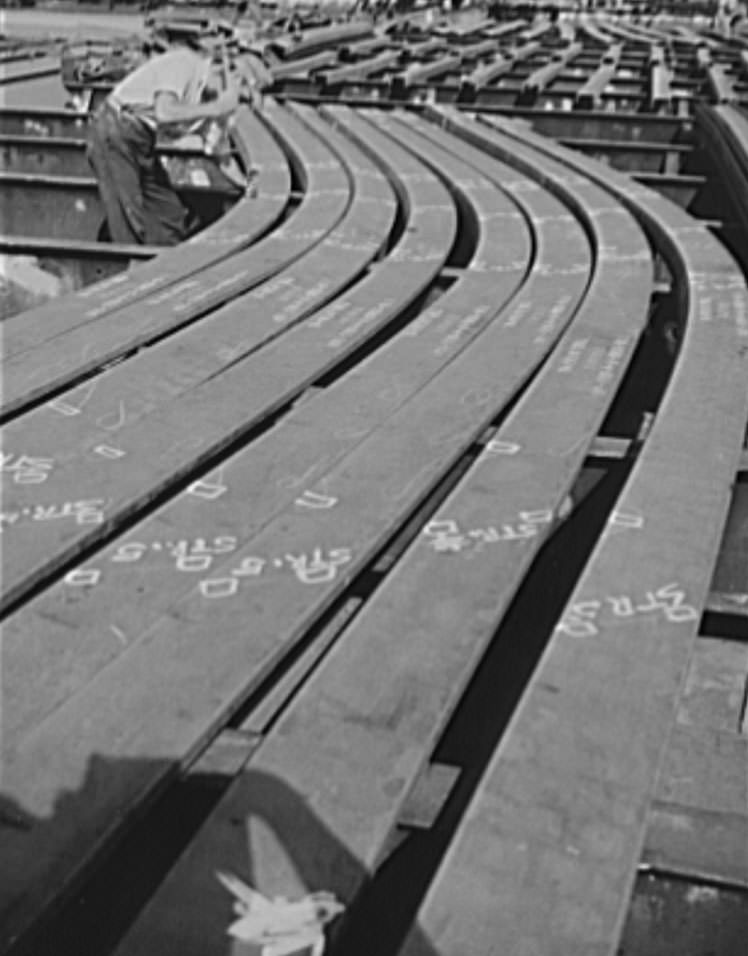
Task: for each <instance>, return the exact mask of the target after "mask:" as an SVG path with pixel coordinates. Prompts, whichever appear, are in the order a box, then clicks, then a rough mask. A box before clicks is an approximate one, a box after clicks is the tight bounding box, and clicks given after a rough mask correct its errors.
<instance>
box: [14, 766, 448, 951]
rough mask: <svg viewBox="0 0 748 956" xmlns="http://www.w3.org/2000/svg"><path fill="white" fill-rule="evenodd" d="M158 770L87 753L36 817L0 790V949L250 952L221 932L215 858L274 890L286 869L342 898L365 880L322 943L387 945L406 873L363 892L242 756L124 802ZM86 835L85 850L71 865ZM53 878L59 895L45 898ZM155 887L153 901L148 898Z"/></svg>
mask: <svg viewBox="0 0 748 956" xmlns="http://www.w3.org/2000/svg"><path fill="white" fill-rule="evenodd" d="M167 774H171V777H172V781H173V780H174V768H173V766H172V765H170V763H169V762H168V761H165V760H144V759H124V758H119V759H110V758H106V757H102V756H100V755H96V756H94V757H93V758H92V759H91V760H90V761H89V763H88V765H87V768H86V775H85V779H84V780H83V783H82V785H81V786H80V787H79V788H78V789H77V790H76V791H74V792H70V791H65V792H62V793H61V794H60V795H59V797H58V798H57V800H56V801H55V804H54V808H53V811H52V812H51V813H50V814H49V815H47V816H43V817H40V816H36V815H34V814H32V813H29V812H28V811H27V810H26V809H24V808H23V807H22V806H20V805H19V804H18V802H17V801H16V800H15V799H13V797H12V796H10V795H8V794H7V793H1V792H0V860H2V866H1V867H0V956H52V954H54V956H81V954H85V956H109V954H113V953H114V952H116V951H117V947H118V945H119V944H120V943H121V942H122V940H123V938H125V937H126V938H127V948H126V950H125V951H126V953H127V954H128V956H130V954H132V953H138V954H139V956H150V954H153V956H156V954H158V956H171V954H174V956H176V954H179V956H193V954H194V956H198V954H199V956H258V954H259V952H260V950H259V948H258V947H256V946H252V945H249V944H244V943H241V942H239V941H237V940H233V939H232V938H231V937H229V935H228V934H227V930H228V927H229V926H230V925H231V923H232V922H233V921H234V920H235V919H236V918H237V917H236V913H235V911H234V902H235V900H234V898H233V897H232V895H231V894H230V893H229V892H228V891H227V889H226V888H225V887H224V886H223V885H222V884H221V883H220V882H219V880H218V878H217V875H216V874H217V872H218V871H222V872H228V873H231V874H233V875H235V876H237V877H238V878H239V879H240V880H242V881H243V882H244V883H246V884H248V885H249V886H252V887H254V888H256V889H258V890H260V891H261V892H262V893H263V894H265V895H267V896H270V897H273V896H274V895H280V894H281V893H282V888H281V887H282V883H283V880H284V879H285V878H286V877H287V876H289V875H290V873H291V871H293V877H292V878H293V882H294V884H295V885H297V886H298V885H299V883H301V884H303V886H305V887H306V888H307V890H308V892H316V891H329V892H331V893H333V894H334V895H335V896H336V897H337V898H338V899H339V900H340V901H341V902H343V903H344V904H349V903H350V901H351V899H352V897H353V896H354V895H355V894H356V893H357V890H359V889H361V888H363V890H364V892H363V893H361V894H360V896H361V897H362V899H363V904H358V903H353V904H351V905H350V906H348V907H347V910H346V912H345V914H344V915H343V916H342V917H340V918H338V919H337V920H335V921H334V922H333V923H332V924H330V927H328V929H327V945H326V948H325V952H326V954H327V956H342V954H344V953H346V952H351V951H352V950H351V948H350V946H351V945H352V944H355V951H359V952H362V950H361V949H360V945H361V943H360V941H361V940H366V946H365V949H366V954H367V956H384V954H385V953H392V954H394V953H395V952H396V951H397V948H398V947H399V946H400V944H401V943H402V941H403V939H404V938H405V936H406V935H407V932H408V925H407V924H408V922H409V915H410V913H411V911H415V909H416V908H417V902H416V901H415V900H413V899H408V889H407V885H406V884H405V883H402V884H401V887H400V889H401V890H402V891H403V894H402V895H400V894H399V893H396V894H395V896H396V898H395V899H391V900H389V901H383V900H382V899H381V898H380V895H379V894H374V896H373V897H372V896H371V894H369V895H368V897H367V892H366V888H367V886H368V885H369V884H370V880H371V874H370V873H369V872H368V871H367V869H366V868H365V867H364V866H363V865H362V864H361V862H360V861H359V860H357V859H356V858H355V857H354V856H353V854H352V853H351V852H350V851H349V850H348V849H347V847H345V846H344V845H343V844H342V843H341V842H340V841H339V840H338V839H337V838H336V836H335V835H334V834H333V833H332V831H331V830H330V829H329V827H328V826H326V825H325V823H324V822H323V821H322V820H320V818H319V816H318V815H317V814H315V812H314V811H313V810H312V809H311V807H310V805H309V803H308V801H307V800H306V799H305V798H304V797H303V796H302V795H301V794H299V793H297V792H295V791H294V790H293V789H292V788H290V787H289V786H288V785H287V784H286V783H284V781H283V780H281V779H280V778H278V777H276V776H273V775H271V774H268V773H265V772H262V771H255V770H252V769H251V768H249V769H247V770H245V771H244V772H243V773H242V774H240V776H239V777H238V778H230V779H229V778H226V777H224V776H221V775H217V774H216V775H213V774H189V775H188V776H187V777H186V778H184V779H182V780H179V781H177V782H175V783H173V785H172V786H170V787H168V788H167V789H166V791H165V792H164V793H163V794H162V795H161V796H159V797H157V798H155V799H154V800H151V801H150V804H149V806H148V809H147V812H142V811H141V812H138V811H132V812H130V813H129V814H123V812H122V807H124V806H130V807H134V806H141V801H138V800H133V799H131V800H127V801H126V800H124V799H122V796H123V794H128V795H130V796H132V795H136V794H139V795H141V796H142V795H144V794H145V793H146V792H147V790H148V789H149V787H150V786H152V783H153V781H154V780H156V779H159V778H161V779H163V778H164V776H165V775H167ZM229 784H230V788H229ZM118 797H119V800H118V799H117V798H118ZM222 798H223V802H222V803H221V804H220V807H219V812H218V813H217V814H215V815H214V816H213V817H212V818H211V821H210V826H209V827H206V828H204V829H201V827H202V824H203V823H204V822H205V820H206V818H207V817H208V816H209V815H210V813H211V811H213V810H214V809H215V808H216V805H217V804H218V802H219V801H220V800H221V799H222ZM102 807H107V808H108V811H105V812H102ZM94 811H95V812H94ZM127 816H130V817H131V819H130V820H128V819H127ZM270 844H272V847H273V849H272V851H271V852H273V853H274V854H275V855H276V856H277V855H278V848H279V847H280V848H281V853H280V857H281V858H283V857H285V859H282V862H281V864H280V867H277V866H276V867H275V869H274V874H275V875H276V876H277V879H278V880H279V882H278V885H275V886H262V885H258V877H259V871H260V870H261V869H262V872H264V873H265V872H267V871H266V870H265V869H264V867H262V866H261V865H260V856H261V855H262V854H264V853H265V852H266V851H267V850H268V847H269V846H270ZM84 846H85V847H92V852H91V853H90V854H88V859H85V860H83V861H82V863H80V864H79V863H78V861H79V860H81V857H82V856H83V854H82V851H81V847H84ZM185 847H186V849H185ZM99 851H103V852H99ZM398 852H399V851H398ZM22 860H25V861H26V864H24V865H22V863H21V861H22ZM30 861H36V863H33V862H30ZM175 863H176V867H175ZM15 864H18V865H15ZM29 873H31V874H32V880H31V881H29ZM61 885H64V886H65V893H64V894H63V899H62V902H61V903H60V904H59V905H55V904H52V905H51V906H49V907H47V905H46V904H47V903H48V902H51V899H52V896H53V893H54V889H58V888H59V887H60V886H61ZM156 893H158V906H155V905H154V906H152V907H151V908H150V909H149V908H148V903H149V901H150V900H151V899H152V898H153V897H154V895H155V894H156ZM367 900H368V901H367ZM390 903H391V905H390ZM29 905H33V906H38V907H39V909H40V910H41V909H44V911H45V915H44V917H43V918H41V919H39V920H37V921H36V922H35V923H34V925H33V926H32V927H31V929H29V930H28V931H26V932H24V933H23V935H22V936H21V937H20V938H19V939H16V940H15V941H12V942H11V941H9V940H8V938H7V935H6V933H7V926H8V925H11V926H12V925H14V924H15V922H16V919H17V914H18V911H19V910H22V909H24V908H25V907H27V906H29ZM373 907H376V912H373V911H372V909H373ZM6 919H7V920H8V921H9V922H8V924H6V930H5V931H3V929H2V927H3V923H4V922H5V920H6ZM362 923H363V924H364V925H362ZM411 942H412V944H413V949H412V952H413V953H414V954H417V956H437V954H436V951H435V950H434V949H433V947H432V946H431V945H430V944H429V943H428V941H427V940H426V939H425V937H424V935H423V934H422V933H420V932H419V931H418V930H414V931H413V934H412V940H411ZM299 956H306V952H305V951H304V950H300V951H299Z"/></svg>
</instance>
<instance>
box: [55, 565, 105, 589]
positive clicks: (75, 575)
mask: <svg viewBox="0 0 748 956" xmlns="http://www.w3.org/2000/svg"><path fill="white" fill-rule="evenodd" d="M100 578H101V571H99V570H98V568H76V569H75V570H74V571H68V573H67V574H66V575H65V578H64V580H65V584H70V585H73V586H74V587H92V586H93V585H94V584H98V582H99V580H100Z"/></svg>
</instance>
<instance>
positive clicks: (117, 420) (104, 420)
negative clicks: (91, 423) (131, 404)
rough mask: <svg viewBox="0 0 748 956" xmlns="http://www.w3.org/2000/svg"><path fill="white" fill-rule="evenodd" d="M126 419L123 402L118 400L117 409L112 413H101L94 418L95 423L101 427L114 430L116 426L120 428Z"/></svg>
mask: <svg viewBox="0 0 748 956" xmlns="http://www.w3.org/2000/svg"><path fill="white" fill-rule="evenodd" d="M126 419H127V414H126V412H125V403H124V402H122V401H120V402H119V403H118V404H117V411H116V412H113V413H107V414H106V415H102V416H101V417H100V418H97V419H96V424H97V425H100V426H101V427H102V428H106V430H107V431H112V432H113V431H116V430H117V429H118V428H122V426H123V425H124V424H125V421H126Z"/></svg>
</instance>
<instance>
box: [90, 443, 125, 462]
mask: <svg viewBox="0 0 748 956" xmlns="http://www.w3.org/2000/svg"><path fill="white" fill-rule="evenodd" d="M94 452H95V453H96V454H97V455H101V457H102V458H111V459H115V458H124V457H125V455H126V454H127V453H126V452H124V451H122V449H121V448H114V447H113V446H112V445H97V446H96V448H94Z"/></svg>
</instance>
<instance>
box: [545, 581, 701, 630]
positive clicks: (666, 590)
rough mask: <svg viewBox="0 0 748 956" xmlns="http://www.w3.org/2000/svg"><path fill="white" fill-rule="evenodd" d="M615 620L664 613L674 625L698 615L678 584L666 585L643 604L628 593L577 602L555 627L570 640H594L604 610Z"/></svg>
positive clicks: (646, 596) (695, 618) (654, 592)
mask: <svg viewBox="0 0 748 956" xmlns="http://www.w3.org/2000/svg"><path fill="white" fill-rule="evenodd" d="M606 610H607V611H608V612H609V613H610V614H612V615H613V617H619V618H620V617H625V618H630V617H635V616H637V615H641V614H654V613H659V612H661V613H662V615H663V616H664V618H665V620H667V621H669V622H670V623H671V624H680V623H681V622H683V621H696V620H698V617H699V615H698V612H697V611H696V609H695V608H694V607H691V605H690V604H687V603H686V594H685V591H683V590H682V588H681V587H680V585H679V584H678V583H677V582H672V583H670V584H665V585H663V586H662V587H660V588H658V589H657V590H656V591H647V592H646V593H645V596H644V601H642V602H641V603H637V602H636V601H635V600H634V599H633V598H631V597H630V596H629V595H627V594H620V595H606V596H605V597H604V598H602V599H601V600H589V601H577V602H575V603H574V604H572V605H571V606H570V607H569V609H568V611H567V612H566V613H565V614H564V616H563V617H562V619H561V621H560V622H559V623H558V624H557V625H556V630H557V631H561V632H563V633H564V634H568V635H569V636H570V637H594V636H595V635H596V634H599V633H600V629H599V624H598V618H599V617H600V615H601V614H603V612H604V611H606Z"/></svg>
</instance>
